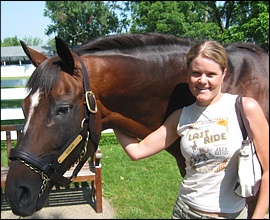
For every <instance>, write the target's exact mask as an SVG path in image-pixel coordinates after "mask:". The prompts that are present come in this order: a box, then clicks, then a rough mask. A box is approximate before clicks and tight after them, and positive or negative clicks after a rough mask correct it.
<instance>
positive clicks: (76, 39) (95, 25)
mask: <svg viewBox="0 0 270 220" xmlns="http://www.w3.org/2000/svg"><path fill="white" fill-rule="evenodd" d="M118 3H119V2H116V1H46V6H45V10H44V16H47V17H49V18H51V20H52V22H53V24H51V25H49V26H48V28H47V29H46V30H45V33H46V35H50V34H52V33H54V34H57V36H58V37H60V38H62V39H63V40H64V41H65V42H67V43H68V44H69V45H70V46H75V45H80V44H82V43H84V42H86V41H89V40H90V39H91V38H95V37H100V36H105V35H108V34H113V33H121V31H122V29H123V28H125V27H126V26H127V23H126V22H127V21H126V19H123V21H121V20H119V19H118V15H117V13H116V12H117V10H119V11H121V6H120V5H119V4H118Z"/></svg>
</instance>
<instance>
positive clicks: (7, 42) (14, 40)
mask: <svg viewBox="0 0 270 220" xmlns="http://www.w3.org/2000/svg"><path fill="white" fill-rule="evenodd" d="M20 40H22V41H24V42H25V43H26V44H27V45H29V46H37V45H41V44H42V42H43V41H42V39H41V38H39V37H24V38H22V39H18V37H17V36H16V35H15V36H14V37H7V38H4V39H3V41H1V47H10V46H21V43H20Z"/></svg>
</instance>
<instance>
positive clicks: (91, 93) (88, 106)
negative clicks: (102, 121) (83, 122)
mask: <svg viewBox="0 0 270 220" xmlns="http://www.w3.org/2000/svg"><path fill="white" fill-rule="evenodd" d="M90 98H92V101H93V102H94V108H93V109H92V107H91V103H90ZM85 99H86V104H87V108H88V110H89V111H90V112H91V113H94V114H95V113H97V102H96V97H95V94H94V93H93V92H92V91H86V92H85Z"/></svg>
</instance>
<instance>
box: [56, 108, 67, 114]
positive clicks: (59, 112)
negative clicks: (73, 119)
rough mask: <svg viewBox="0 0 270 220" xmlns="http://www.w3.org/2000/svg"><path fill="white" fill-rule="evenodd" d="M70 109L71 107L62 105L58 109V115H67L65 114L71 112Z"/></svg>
mask: <svg viewBox="0 0 270 220" xmlns="http://www.w3.org/2000/svg"><path fill="white" fill-rule="evenodd" d="M69 110H70V107H60V108H59V109H58V112H57V114H58V115H65V114H67V113H68V112H69Z"/></svg>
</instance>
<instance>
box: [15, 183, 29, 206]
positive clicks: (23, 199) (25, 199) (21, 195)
mask: <svg viewBox="0 0 270 220" xmlns="http://www.w3.org/2000/svg"><path fill="white" fill-rule="evenodd" d="M17 196H18V202H19V205H20V206H25V205H27V204H28V203H30V202H31V199H30V197H31V192H30V190H29V189H28V188H27V187H20V188H19V190H18V194H17Z"/></svg>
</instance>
